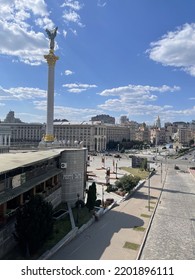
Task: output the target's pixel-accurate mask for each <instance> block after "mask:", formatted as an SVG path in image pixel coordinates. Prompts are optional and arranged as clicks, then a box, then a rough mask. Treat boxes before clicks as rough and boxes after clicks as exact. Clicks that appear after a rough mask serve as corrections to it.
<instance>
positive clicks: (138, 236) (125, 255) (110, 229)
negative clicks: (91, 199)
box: [50, 157, 166, 260]
mask: <svg viewBox="0 0 195 280" xmlns="http://www.w3.org/2000/svg"><path fill="white" fill-rule="evenodd" d="M100 160H101V158H100V157H97V158H94V159H93V160H92V162H91V163H90V166H89V167H88V170H89V171H90V173H91V174H92V178H93V180H94V181H95V182H96V183H97V191H98V192H99V195H100V198H101V196H102V189H103V191H104V187H103V186H102V185H103V183H104V182H105V170H104V169H102V168H101V166H100V164H101V162H100ZM112 161H113V158H112V159H111V158H110V159H109V158H108V159H107V160H106V164H105V168H107V166H109V167H110V168H111V164H112ZM128 164H129V161H128V159H121V160H118V161H117V165H118V168H120V166H128ZM123 174H124V172H122V170H120V169H119V170H118V172H117V177H119V176H122V175H123ZM165 175H166V172H165V170H164V168H163V169H162V172H161V170H160V168H158V170H157V173H156V174H155V175H154V176H152V177H151V178H150V180H147V181H146V182H145V184H144V185H143V186H141V187H140V188H138V190H137V191H136V192H134V193H133V194H132V196H131V198H130V199H128V200H125V201H121V197H120V196H117V197H116V196H115V200H117V201H118V205H117V206H115V207H114V208H113V209H112V210H111V211H109V212H107V213H106V215H104V216H103V217H101V218H100V220H99V221H98V222H97V223H94V224H93V225H92V226H90V227H89V228H87V229H85V231H84V232H82V233H81V234H80V235H79V236H77V237H76V238H74V239H73V240H72V241H71V242H70V243H69V244H67V245H66V246H61V248H60V250H59V251H57V252H56V253H55V254H53V256H51V258H50V259H105V260H106V259H107V260H113V259H118V260H125V259H132V260H135V259H137V258H138V257H139V255H140V252H141V251H142V244H143V243H144V240H145V237H146V235H147V229H148V228H149V227H150V224H151V221H152V219H153V215H154V213H155V210H156V207H157V205H158V201H159V197H160V195H161V191H162V187H163V182H164V179H165ZM112 176H113V177H112ZM111 177H112V178H111V182H110V183H114V182H115V181H116V178H115V174H111ZM98 183H100V184H98ZM98 186H99V187H98ZM105 195H106V192H105V194H104V196H105ZM107 195H108V196H109V198H112V195H113V194H112V193H109V194H107ZM113 198H114V197H113ZM86 240H87V245H88V247H87V248H88V250H84V248H85V246H86ZM97 244H98V246H97ZM75 248H76V249H75Z"/></svg>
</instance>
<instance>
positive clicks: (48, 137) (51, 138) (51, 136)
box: [44, 134, 55, 142]
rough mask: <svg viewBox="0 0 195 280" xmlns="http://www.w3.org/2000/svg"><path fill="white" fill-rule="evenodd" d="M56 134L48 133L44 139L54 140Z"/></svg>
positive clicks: (46, 140)
mask: <svg viewBox="0 0 195 280" xmlns="http://www.w3.org/2000/svg"><path fill="white" fill-rule="evenodd" d="M54 139H55V138H54V136H53V135H52V134H46V135H45V136H44V141H45V142H54Z"/></svg>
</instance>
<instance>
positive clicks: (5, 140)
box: [4, 134, 7, 146]
mask: <svg viewBox="0 0 195 280" xmlns="http://www.w3.org/2000/svg"><path fill="white" fill-rule="evenodd" d="M4 146H7V135H6V134H4Z"/></svg>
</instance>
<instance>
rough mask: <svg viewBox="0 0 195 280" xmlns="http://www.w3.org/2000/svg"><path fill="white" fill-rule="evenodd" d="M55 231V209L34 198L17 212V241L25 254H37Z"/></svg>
mask: <svg viewBox="0 0 195 280" xmlns="http://www.w3.org/2000/svg"><path fill="white" fill-rule="evenodd" d="M52 230H53V207H52V204H51V203H48V202H46V201H44V199H43V198H42V197H41V196H38V195H37V196H34V197H33V198H32V199H31V200H30V201H29V202H28V203H26V204H24V205H23V206H21V207H20V208H18V210H17V212H16V224H15V233H14V236H15V239H16V241H17V242H18V244H19V247H20V249H21V250H22V252H23V254H24V255H26V256H28V255H29V254H30V255H31V254H33V253H35V252H36V251H37V250H38V249H39V248H40V246H41V245H42V244H43V242H44V241H45V240H46V239H47V238H48V237H49V235H50V234H51V233H52Z"/></svg>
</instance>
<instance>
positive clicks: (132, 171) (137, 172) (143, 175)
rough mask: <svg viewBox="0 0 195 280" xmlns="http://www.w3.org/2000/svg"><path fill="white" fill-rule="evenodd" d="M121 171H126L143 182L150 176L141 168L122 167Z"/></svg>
mask: <svg viewBox="0 0 195 280" xmlns="http://www.w3.org/2000/svg"><path fill="white" fill-rule="evenodd" d="M120 169H122V170H125V171H127V172H129V173H130V174H132V175H134V176H138V177H140V179H141V180H144V179H146V178H147V177H148V175H149V172H148V171H145V170H143V171H142V170H141V169H140V168H131V167H121V168H120Z"/></svg>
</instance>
